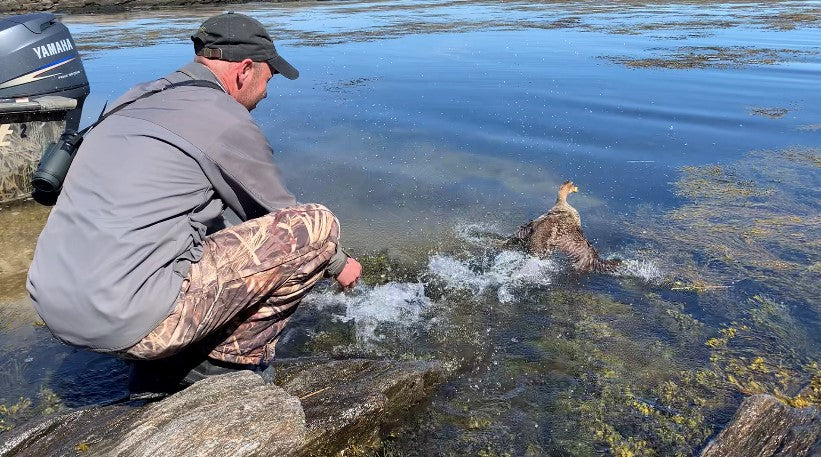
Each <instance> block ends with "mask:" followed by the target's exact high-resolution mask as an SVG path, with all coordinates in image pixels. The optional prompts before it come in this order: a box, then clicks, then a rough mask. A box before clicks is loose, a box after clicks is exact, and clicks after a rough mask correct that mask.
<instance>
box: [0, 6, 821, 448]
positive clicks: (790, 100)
mask: <svg viewBox="0 0 821 457" xmlns="http://www.w3.org/2000/svg"><path fill="white" fill-rule="evenodd" d="M223 9H225V8H222V7H220V8H214V7H206V8H196V9H189V8H187V9H167V10H161V11H151V12H135V13H123V14H118V15H85V16H82V15H79V16H66V17H64V22H66V23H67V24H68V26H69V28H70V30H71V31H72V33H73V34H74V36H75V38H76V40H77V43H78V47H79V48H80V50H81V52H82V53H83V55H84V58H85V59H86V69H87V72H88V75H89V79H90V82H91V89H92V94H91V95H90V96H89V98H88V100H87V102H86V106H87V109H86V110H85V112H84V117H85V119H86V123H88V122H90V120H91V119H93V118H94V117H95V116H96V114H97V113H98V112H99V110H100V108H102V105H103V103H104V102H105V100H106V99H109V100H110V99H113V98H115V97H116V96H117V95H119V94H120V93H122V92H123V91H124V90H125V89H127V88H128V87H129V86H130V85H132V84H134V83H136V82H138V81H144V80H148V79H151V78H154V77H157V76H159V75H162V74H164V73H166V72H168V71H171V70H174V69H175V68H177V67H179V66H180V65H181V64H182V63H184V62H187V61H188V60H190V58H191V57H190V53H191V49H190V47H191V46H190V42H189V41H188V38H187V37H188V36H189V35H190V33H191V31H193V30H194V29H195V28H196V26H197V25H198V24H199V23H200V22H202V20H203V19H204V18H205V17H208V16H210V15H212V14H215V13H218V12H220V11H222V10H223ZM231 9H235V10H237V11H243V12H247V13H250V14H252V15H254V16H255V17H258V18H259V19H260V20H261V21H262V22H263V23H265V24H266V26H268V27H269V28H270V29H271V30H272V31H273V32H274V33H273V34H274V36H275V37H276V39H277V45H278V48H279V50H280V52H281V53H282V54H283V55H284V56H286V57H287V58H288V59H289V61H291V62H293V63H294V64H295V66H297V68H299V69H300V72H301V76H300V78H299V79H298V80H296V81H285V80H284V79H281V78H279V79H274V80H273V81H272V83H271V84H270V87H269V95H270V96H269V98H268V99H267V100H265V101H263V102H262V103H261V104H260V105H259V107H258V108H257V110H256V111H255V113H254V114H255V118H256V119H257V120H258V123H259V124H260V127H261V128H262V130H263V131H264V132H265V134H266V135H267V136H268V138H269V139H270V141H271V143H272V144H273V146H274V149H275V150H276V151H277V161H278V163H279V164H280V165H281V167H282V168H283V170H284V173H285V177H286V180H287V182H288V185H289V187H290V188H291V189H292V190H293V191H294V192H295V193H296V194H297V196H298V199H299V200H300V201H319V202H322V203H325V204H326V205H328V206H329V207H330V208H332V209H333V210H334V211H335V212H336V213H337V215H338V216H339V218H340V220H341V222H342V227H343V229H342V237H343V241H344V243H345V246H346V247H347V248H348V249H349V250H351V251H352V252H353V253H355V254H357V255H358V256H360V258H361V260H362V261H363V264H364V265H365V267H366V278H365V284H364V285H363V286H362V287H361V288H359V289H358V290H356V291H354V292H352V293H348V294H342V293H339V292H337V291H336V290H335V288H334V286H333V285H332V284H322V285H321V286H320V287H319V288H318V289H317V290H316V291H315V293H314V294H313V295H312V296H310V297H309V298H308V299H306V300H305V302H304V303H303V306H301V307H300V310H299V311H298V312H297V314H296V315H295V316H294V320H293V322H292V325H291V326H289V328H288V330H287V331H286V333H285V334H284V335H283V337H282V339H281V340H280V344H279V346H278V349H277V350H278V354H279V356H280V357H288V356H296V355H305V354H314V353H320V352H321V353H330V354H333V355H335V356H339V357H344V356H384V357H392V358H435V359H439V360H443V361H445V362H446V363H447V364H448V366H451V367H454V368H455V370H456V373H457V374H456V375H454V377H453V378H452V379H451V380H450V381H449V382H448V383H447V385H446V386H444V387H443V389H442V390H441V391H440V392H439V393H437V394H436V396H435V398H434V399H433V400H432V402H431V403H430V404H427V405H422V406H421V407H420V408H419V410H418V411H417V412H416V413H415V414H414V415H412V416H411V417H409V418H408V420H407V422H406V423H405V424H403V426H402V429H401V430H400V432H399V433H398V434H396V435H394V436H393V437H392V438H389V439H386V440H385V441H384V442H383V443H382V445H383V446H384V448H385V453H389V452H390V451H396V453H399V454H401V453H403V452H404V453H407V452H409V451H413V452H420V453H422V454H426V455H427V454H442V453H445V454H447V453H453V454H457V455H464V454H473V455H475V454H484V455H505V454H510V455H524V454H527V455H539V454H556V455H591V454H611V455H631V453H632V455H676V454H681V455H690V454H692V453H693V452H695V451H696V450H697V449H699V447H700V446H701V445H702V444H703V443H704V441H705V440H706V439H707V438H708V437H709V436H710V435H711V434H712V433H714V432H715V431H716V430H717V429H718V428H720V427H721V426H722V425H723V424H724V423H726V421H727V420H728V419H729V417H730V415H731V414H732V412H733V411H734V408H735V407H736V406H737V405H738V404H739V402H740V400H741V398H742V397H743V395H748V394H751V393H757V392H769V393H773V394H776V395H778V396H780V398H782V399H783V400H785V401H787V402H790V403H792V404H801V402H802V401H811V402H812V401H821V400H817V399H816V400H812V399H811V400H804V399H803V397H799V396H797V393H798V390H799V389H800V388H801V387H802V386H803V385H806V384H807V383H808V382H809V381H810V380H811V379H812V377H813V376H816V377H817V379H821V373H819V366H818V362H819V355H820V354H821V349H820V348H821V335H819V332H818V331H817V329H818V328H819V324H821V322H819V315H821V304H819V301H818V295H819V294H818V290H817V284H818V283H819V279H821V278H820V277H819V275H821V267H819V265H821V259H820V258H819V252H821V250H819V247H821V240H820V239H819V236H820V235H821V230H819V220H818V209H819V207H821V205H819V201H821V200H820V199H821V194H819V191H818V189H821V182H819V181H821V174H819V160H821V159H819V157H821V151H819V147H821V137H819V136H818V125H819V117H821V116H820V115H821V109H819V107H820V106H821V94H820V93H819V92H818V91H817V90H815V89H816V88H817V85H818V81H817V80H818V72H819V64H820V63H821V56H819V51H821V48H819V45H818V40H817V35H818V34H817V30H818V29H817V26H818V21H819V17H821V11H819V7H818V4H817V2H767V3H748V2H728V3H721V4H717V3H710V2H702V1H683V2H680V3H676V4H669V3H665V4H663V5H647V4H642V3H634V2H624V3H623V2H607V3H606V4H595V3H593V2H582V1H579V2H518V1H511V2H502V3H498V2H481V1H443V2H425V3H419V2H356V3H295V4H266V5H260V4H250V5H232V6H231ZM750 151H765V152H755V153H750ZM683 167H686V168H683ZM682 170H683V172H682ZM566 179H572V180H573V181H574V182H575V183H577V184H578V185H579V187H580V192H579V193H577V194H573V196H572V197H571V199H570V202H571V203H572V204H573V205H574V206H575V207H576V208H577V209H578V210H579V211H580V213H581V217H582V226H583V228H584V231H585V233H586V235H587V236H588V238H589V239H590V240H591V241H592V242H593V244H594V245H596V246H597V247H598V248H599V250H600V251H601V253H602V254H603V256H605V257H619V258H621V259H622V261H623V264H622V268H621V269H620V270H619V271H618V272H617V273H616V274H614V275H590V276H580V275H577V274H574V273H572V272H571V271H569V270H568V268H567V267H566V265H565V263H564V261H563V259H561V258H559V257H556V258H550V259H536V258H532V257H529V256H526V255H524V254H523V253H521V252H518V251H512V250H510V249H508V248H505V245H504V241H505V237H506V236H507V234H509V233H511V232H512V231H513V230H514V229H515V228H516V227H517V226H518V225H519V224H521V223H523V222H526V221H528V220H530V219H531V218H532V217H534V216H536V215H538V214H541V213H543V212H544V211H545V210H546V209H547V208H549V207H550V206H552V204H553V202H554V200H555V192H556V189H557V187H558V184H559V183H561V182H563V181H564V180H566ZM46 215H47V210H45V209H43V208H40V207H37V206H35V205H33V204H22V205H17V206H15V207H13V208H3V209H2V210H0V227H2V231H3V237H2V239H0V252H2V253H3V255H2V256H0V257H1V258H0V287H2V291H1V292H0V373H2V374H1V375H0V404H4V405H8V406H9V408H6V409H5V411H12V410H13V411H14V414H11V413H0V427H8V426H11V425H14V424H17V423H20V422H21V421H23V420H24V419H26V418H28V417H32V416H36V415H38V414H42V413H44V412H48V411H51V410H54V409H56V408H59V407H61V405H65V406H76V405H81V404H88V403H94V402H98V401H104V400H106V399H115V398H119V396H120V395H121V394H122V389H123V386H124V383H125V370H124V367H123V365H122V364H121V363H120V362H117V361H116V360H113V359H111V358H106V357H101V356H97V355H92V354H87V353H83V352H79V351H75V350H73V349H71V348H68V347H65V346H61V345H59V344H58V343H56V342H55V341H54V340H53V339H52V338H51V337H50V335H49V334H48V331H47V329H45V328H43V327H42V325H41V324H40V323H39V319H37V317H36V315H35V314H34V313H33V311H32V310H31V306H30V303H29V302H28V301H27V298H26V296H25V291H24V289H23V280H24V274H25V270H26V268H27V265H28V262H29V261H30V258H31V254H32V249H33V246H34V243H35V239H36V236H37V232H38V231H39V230H40V228H41V227H42V224H43V222H44V220H45V217H46ZM819 382H821V381H819ZM15 405H16V407H13V406H15Z"/></svg>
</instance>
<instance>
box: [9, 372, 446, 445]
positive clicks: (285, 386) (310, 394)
mask: <svg viewBox="0 0 821 457" xmlns="http://www.w3.org/2000/svg"><path fill="white" fill-rule="evenodd" d="M277 371H278V373H277V374H278V380H279V382H278V384H280V385H281V386H276V385H272V384H266V383H265V382H264V381H263V380H262V378H261V377H260V376H259V375H257V374H255V373H252V372H250V371H241V372H237V373H231V374H226V375H222V376H217V377H214V378H209V379H206V380H204V381H200V382H198V383H196V384H194V385H193V386H191V387H189V388H187V389H185V390H183V391H181V392H178V393H176V394H174V395H171V396H170V397H168V398H166V399H164V400H162V401H158V402H155V403H150V404H147V405H144V406H138V407H133V406H125V405H111V406H101V407H92V408H83V409H79V410H74V411H70V412H67V413H63V414H58V415H53V416H49V417H46V418H43V419H40V420H38V421H36V422H34V423H31V424H28V425H26V426H24V427H21V428H20V429H15V430H13V431H11V432H7V433H5V434H4V435H0V442H2V444H0V457H11V456H43V455H73V454H77V453H82V454H83V455H89V456H93V455H105V456H152V457H154V456H179V455H186V456H209V457H210V456H267V455H277V456H288V455H317V454H323V455H324V454H333V453H336V452H339V451H341V450H343V449H345V448H347V447H350V446H353V445H356V446H357V447H362V446H368V445H369V444H374V443H375V440H377V439H378V437H379V432H380V430H383V429H384V427H385V426H386V425H390V424H391V423H392V422H393V421H395V420H396V419H398V418H399V417H401V415H402V414H403V413H405V412H406V411H407V410H408V408H409V407H411V406H412V405H414V404H416V403H418V402H419V401H420V400H421V399H423V398H424V396H426V395H427V394H428V393H430V391H431V389H432V388H433V387H435V386H436V385H438V384H439V382H441V380H442V379H443V370H442V368H441V366H440V365H439V364H438V363H432V362H390V361H371V360H340V361H328V360H325V359H308V360H296V361H294V362H292V363H277Z"/></svg>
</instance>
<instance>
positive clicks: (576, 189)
mask: <svg viewBox="0 0 821 457" xmlns="http://www.w3.org/2000/svg"><path fill="white" fill-rule="evenodd" d="M578 191H579V188H578V187H577V186H573V188H572V189H570V192H578Z"/></svg>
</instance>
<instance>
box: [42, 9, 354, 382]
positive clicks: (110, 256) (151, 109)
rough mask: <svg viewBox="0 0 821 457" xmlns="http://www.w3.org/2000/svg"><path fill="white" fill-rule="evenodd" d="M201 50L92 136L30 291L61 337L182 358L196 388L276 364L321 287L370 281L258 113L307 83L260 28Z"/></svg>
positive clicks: (219, 38)
mask: <svg viewBox="0 0 821 457" xmlns="http://www.w3.org/2000/svg"><path fill="white" fill-rule="evenodd" d="M191 39H192V40H193V42H194V50H195V54H196V57H195V60H194V62H192V63H190V64H187V65H185V66H184V67H182V68H181V69H179V70H177V71H175V72H173V73H171V74H169V75H167V76H165V77H163V78H160V79H158V80H156V81H152V82H149V83H145V84H141V85H138V86H136V87H134V88H132V89H131V90H129V91H128V92H127V93H126V94H125V95H123V96H122V97H121V98H120V99H119V100H117V102H115V103H114V105H113V106H112V108H111V109H109V110H108V117H106V118H105V119H104V121H103V122H101V123H100V124H98V125H97V126H96V127H94V128H93V129H92V130H91V131H90V132H89V133H87V134H86V136H85V138H84V140H83V143H82V144H81V146H80V148H79V150H78V152H77V155H76V158H75V159H74V162H73V163H72V165H71V168H70V170H69V173H68V175H67V177H66V181H65V183H64V186H63V190H62V192H61V194H60V197H59V198H58V200H57V204H56V206H55V207H54V209H53V210H52V212H51V214H50V216H49V218H48V222H47V223H46V226H45V228H44V229H43V232H42V234H41V235H40V238H39V240H38V243H37V248H36V250H35V254H34V260H33V262H32V265H31V268H30V270H29V275H28V282H27V288H28V291H29V293H30V295H31V298H32V300H33V302H34V305H35V308H36V310H37V312H38V313H39V315H40V317H41V318H42V319H43V321H44V322H45V323H46V325H47V326H48V327H49V329H50V330H51V332H52V333H53V334H54V335H55V336H56V337H57V338H58V339H60V340H61V341H63V342H65V343H68V344H71V345H74V346H79V347H82V348H87V349H90V350H93V351H97V352H105V353H112V354H115V355H117V356H120V357H123V358H127V359H133V360H142V361H147V360H157V359H165V360H174V363H173V364H168V365H169V366H171V365H173V366H175V367H177V368H178V369H177V371H178V372H179V374H180V376H181V377H183V378H184V379H185V381H183V383H191V382H193V381H196V380H197V379H200V378H202V377H205V376H207V375H209V374H216V373H222V372H225V371H230V370H234V369H247V368H256V367H259V366H264V365H266V364H267V363H268V362H270V361H271V360H272V358H273V357H274V346H275V344H276V341H277V338H278V336H279V335H280V333H281V332H282V330H283V327H284V326H285V324H286V323H287V322H288V319H289V318H290V316H291V315H292V314H293V313H294V311H295V309H296V307H297V305H298V304H299V302H300V300H302V298H303V297H304V296H305V294H307V293H308V292H309V291H310V290H311V288H312V287H313V286H314V285H315V284H316V283H317V281H319V279H321V278H322V277H325V276H330V277H334V278H336V280H337V281H338V282H339V283H340V285H341V286H342V287H343V288H347V287H351V286H353V285H354V284H355V283H356V281H357V280H358V279H359V276H360V274H361V271H362V267H361V265H360V264H359V263H358V262H357V261H356V260H355V259H353V258H350V257H348V256H347V255H346V254H345V252H344V251H343V250H342V249H341V248H340V242H339V222H338V220H337V219H336V217H335V216H334V215H333V214H332V213H331V212H330V211H329V210H328V209H327V208H325V207H324V206H322V205H319V204H302V205H299V204H297V203H296V200H295V199H294V196H293V195H292V194H291V193H290V192H288V190H287V189H286V188H285V186H284V184H283V183H282V180H281V178H280V172H279V169H278V168H277V166H276V165H275V163H274V160H273V151H272V150H271V147H270V145H269V144H268V142H267V141H266V139H265V137H264V136H263V134H262V132H261V131H260V129H259V127H258V126H257V125H256V124H255V123H254V121H253V120H252V118H251V115H250V113H249V112H250V111H251V110H252V109H254V107H256V105H257V103H259V102H260V101H261V100H262V99H264V98H265V97H266V96H267V91H266V89H267V84H268V81H269V80H270V79H271V78H272V76H273V75H275V74H277V73H279V74H282V75H283V76H285V77H286V78H288V79H296V78H297V77H298V76H299V72H298V71H297V70H296V69H295V68H294V67H293V66H291V65H290V64H289V63H288V62H287V61H285V59H283V58H282V57H281V56H280V55H279V54H278V53H277V51H276V48H275V46H274V43H273V41H272V40H271V38H270V36H269V35H268V33H267V31H266V30H265V28H264V27H263V26H262V24H260V23H259V22H258V21H256V20H255V19H252V18H250V17H248V16H244V15H241V14H236V13H227V14H222V15H219V16H215V17H212V18H210V19H208V20H206V21H205V22H204V23H203V24H202V26H200V28H199V29H198V31H197V33H196V34H194V36H192V37H191ZM192 81H193V82H194V83H191V82H192ZM168 358H171V359H168ZM180 360H184V362H182V363H181V362H179V361H180ZM181 381H182V379H181Z"/></svg>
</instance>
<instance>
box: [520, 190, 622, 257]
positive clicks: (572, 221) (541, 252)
mask: <svg viewBox="0 0 821 457" xmlns="http://www.w3.org/2000/svg"><path fill="white" fill-rule="evenodd" d="M578 191H579V188H578V187H577V186H575V185H574V184H573V181H565V182H564V183H563V184H562V185H561V186H559V192H558V196H557V198H556V204H555V205H553V207H552V208H550V210H549V211H548V212H546V213H545V214H542V215H541V216H539V217H537V218H536V219H533V220H532V221H530V222H528V223H527V224H524V225H522V226H521V227H519V228H518V230H516V233H515V234H514V236H513V238H514V240H515V241H516V242H518V243H520V244H523V245H524V246H525V248H526V249H527V251H529V252H530V254H532V255H535V256H538V257H540V258H547V257H549V256H550V255H552V254H553V252H555V251H556V250H557V249H558V250H559V251H561V252H564V253H565V254H567V256H568V257H569V258H570V261H571V265H572V268H573V269H574V270H576V271H579V272H585V273H587V272H591V271H595V272H599V273H607V272H613V271H615V270H616V269H617V268H618V266H619V265H620V264H621V260H619V259H612V260H607V259H602V258H601V257H599V253H598V252H597V251H596V248H594V247H593V245H592V244H590V242H589V241H587V238H585V236H584V232H582V219H581V217H580V216H579V212H578V211H577V210H576V208H574V207H572V206H570V204H569V203H567V196H568V195H570V194H572V193H575V192H578Z"/></svg>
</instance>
